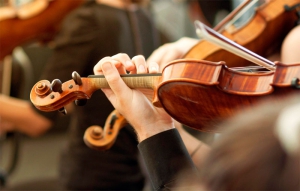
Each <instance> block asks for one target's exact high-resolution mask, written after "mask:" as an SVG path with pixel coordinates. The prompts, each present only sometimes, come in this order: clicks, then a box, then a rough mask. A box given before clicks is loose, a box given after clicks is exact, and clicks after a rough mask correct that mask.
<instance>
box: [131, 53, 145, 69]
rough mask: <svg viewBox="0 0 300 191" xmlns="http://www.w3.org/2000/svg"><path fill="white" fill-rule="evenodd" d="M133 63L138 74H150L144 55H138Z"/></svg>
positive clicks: (133, 59)
mask: <svg viewBox="0 0 300 191" xmlns="http://www.w3.org/2000/svg"><path fill="white" fill-rule="evenodd" d="M132 62H133V63H134V65H135V67H136V69H137V73H138V74H145V73H148V69H147V64H146V60H145V57H144V56H142V55H137V56H134V57H133V58H132Z"/></svg>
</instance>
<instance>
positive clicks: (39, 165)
mask: <svg viewBox="0 0 300 191" xmlns="http://www.w3.org/2000/svg"><path fill="white" fill-rule="evenodd" d="M56 1H57V0H56ZM58 1H69V2H70V3H72V0H58ZM112 1H114V0H112ZM8 2H9V1H8V0H0V7H5V6H7V5H8ZM10 2H11V1H10ZM20 2H21V1H17V0H16V1H14V3H20ZM26 2H30V0H27V1H26V0H24V1H23V3H26ZM195 2H196V1H195ZM209 2H210V1H208V0H207V1H203V3H204V5H205V4H207V3H209ZM217 2H218V1H215V2H214V3H217ZM233 2H235V3H236V4H239V3H240V1H233ZM192 3H193V1H186V0H152V1H151V2H150V6H149V9H150V11H151V14H152V15H151V16H152V17H153V18H154V20H155V24H156V26H157V28H158V29H159V30H160V31H161V32H162V33H163V34H164V35H165V37H166V38H167V39H168V41H170V42H173V41H176V40H178V39H179V38H181V37H183V36H188V37H194V38H197V37H196V35H195V30H194V26H193V22H192V20H193V18H195V15H191V13H192V12H191V9H192V8H193V6H194V5H193V4H192ZM232 6H235V4H232ZM1 11H5V10H4V9H1V10H0V12H1ZM53 11H55V10H53ZM204 11H205V14H206V15H207V19H208V20H209V22H211V23H212V24H213V25H214V24H215V23H218V22H219V21H220V20H221V19H222V18H224V17H225V16H226V15H227V14H228V13H229V12H228V10H227V9H220V10H218V12H217V13H216V14H214V15H213V17H211V15H209V12H210V10H209V9H204ZM2 13H4V12H2ZM0 14H1V13H0ZM8 15H9V13H8ZM191 16H194V17H191ZM1 19H2V21H1ZM25 20H26V18H25ZM3 21H5V18H0V23H1V22H3ZM43 22H47V20H44V21H43ZM0 27H7V25H0ZM5 29H7V28H5ZM3 30H4V28H0V31H3ZM9 30H10V32H11V33H14V28H13V27H12V28H11V29H9ZM25 32H26V29H24V31H23V33H25ZM12 38H14V37H12ZM47 38H48V36H46V37H45V38H44V39H46V40H48V39H47ZM50 39H51V38H50ZM0 40H1V41H0V52H2V53H3V51H4V49H3V48H4V46H6V45H7V41H12V40H13V39H7V38H6V39H2V38H1V39H0ZM4 40H5V42H4ZM3 54H4V53H3ZM51 54H52V47H51V40H50V41H47V43H46V44H44V43H43V42H41V41H30V42H26V43H22V44H19V45H18V46H16V47H15V48H14V49H13V52H12V54H11V58H10V59H12V60H11V61H12V62H11V63H12V65H11V67H9V66H6V67H3V65H4V64H0V66H2V67H1V68H0V73H2V76H0V77H3V78H0V80H1V81H0V82H1V83H0V84H1V86H0V87H2V89H8V91H7V92H8V94H9V95H10V96H12V97H16V98H21V99H27V100H29V92H30V90H31V87H32V86H33V85H34V84H35V83H36V82H37V80H38V79H39V75H40V73H41V71H42V70H43V67H44V64H45V63H46V62H47V60H48V58H49V57H51ZM4 60H5V59H4ZM10 74H11V76H10V79H11V80H10V81H4V80H3V79H4V76H5V75H6V76H9V75H10ZM70 79H71V74H70ZM0 109H1V105H0ZM68 126H69V117H68V115H66V116H61V117H60V118H59V119H58V120H57V121H56V122H55V124H54V126H53V128H51V129H50V131H48V132H47V133H45V134H44V135H42V136H40V137H37V138H31V137H28V136H26V135H23V134H20V133H7V134H2V135H1V137H0V172H1V179H2V184H5V186H7V187H15V188H22V187H23V186H24V185H26V184H31V183H32V182H35V183H36V184H38V182H41V183H42V182H43V181H44V180H48V181H49V180H52V179H53V180H54V179H56V178H57V176H58V170H57V169H58V161H59V155H60V152H61V150H62V149H63V148H64V146H65V144H66V140H67V136H68V134H67V128H68ZM204 137H206V136H205V135H204ZM208 137H209V136H208ZM209 139H210V138H208V139H207V140H208V141H209Z"/></svg>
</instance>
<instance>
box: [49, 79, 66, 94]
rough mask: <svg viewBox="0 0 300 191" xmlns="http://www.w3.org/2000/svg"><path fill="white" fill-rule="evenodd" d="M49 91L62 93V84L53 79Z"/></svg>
mask: <svg viewBox="0 0 300 191" xmlns="http://www.w3.org/2000/svg"><path fill="white" fill-rule="evenodd" d="M51 89H52V91H54V92H59V93H62V92H63V91H62V83H61V81H60V80H59V79H55V80H53V81H52V83H51Z"/></svg>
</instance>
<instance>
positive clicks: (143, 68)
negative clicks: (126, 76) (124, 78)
mask: <svg viewBox="0 0 300 191" xmlns="http://www.w3.org/2000/svg"><path fill="white" fill-rule="evenodd" d="M139 72H141V73H142V72H146V69H145V67H144V65H139Z"/></svg>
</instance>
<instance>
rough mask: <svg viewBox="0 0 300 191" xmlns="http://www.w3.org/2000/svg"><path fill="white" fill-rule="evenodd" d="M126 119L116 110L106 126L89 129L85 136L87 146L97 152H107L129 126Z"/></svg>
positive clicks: (108, 118)
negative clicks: (125, 127)
mask: <svg viewBox="0 0 300 191" xmlns="http://www.w3.org/2000/svg"><path fill="white" fill-rule="evenodd" d="M127 123H128V122H127V121H126V119H125V118H124V117H123V116H122V115H121V114H120V113H119V112H118V111H116V110H114V111H112V112H111V114H110V115H109V116H108V117H107V119H106V122H105V126H104V128H103V129H102V127H100V126H91V127H89V128H88V129H87V130H86V131H85V133H84V136H83V140H84V142H85V144H86V145H87V146H88V147H90V148H92V149H95V150H99V151H105V150H108V149H110V148H111V147H112V146H113V144H114V143H115V141H116V139H117V136H118V133H119V131H120V130H121V129H122V128H123V127H124V126H125V125H126V124H127Z"/></svg>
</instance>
